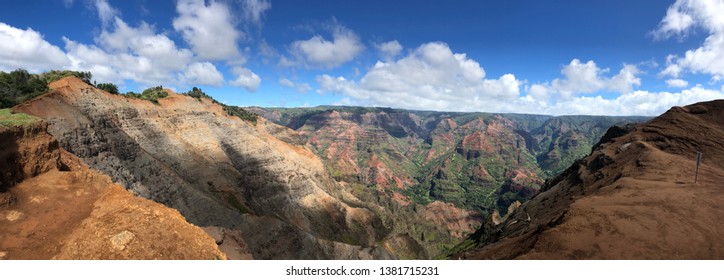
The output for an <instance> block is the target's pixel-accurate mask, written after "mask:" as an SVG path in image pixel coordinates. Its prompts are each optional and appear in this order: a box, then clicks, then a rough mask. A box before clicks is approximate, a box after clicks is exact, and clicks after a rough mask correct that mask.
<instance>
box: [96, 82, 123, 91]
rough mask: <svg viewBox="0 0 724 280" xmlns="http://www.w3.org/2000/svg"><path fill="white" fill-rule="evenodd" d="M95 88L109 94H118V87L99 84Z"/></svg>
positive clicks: (109, 84)
mask: <svg viewBox="0 0 724 280" xmlns="http://www.w3.org/2000/svg"><path fill="white" fill-rule="evenodd" d="M96 88H98V89H102V90H105V91H107V92H109V93H111V94H119V92H118V86H116V85H115V84H112V83H100V84H97V85H96Z"/></svg>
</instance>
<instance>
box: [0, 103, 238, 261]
mask: <svg viewBox="0 0 724 280" xmlns="http://www.w3.org/2000/svg"><path fill="white" fill-rule="evenodd" d="M8 116H10V117H11V118H12V117H14V116H15V115H8ZM0 121H2V122H3V123H5V125H3V124H2V123H0V146H2V147H3V148H2V150H0V259H225V258H226V256H225V254H224V253H222V252H221V251H219V248H218V247H217V245H216V244H215V243H214V239H212V238H211V237H209V236H208V235H207V234H206V233H205V232H204V231H203V230H202V229H201V228H198V227H196V226H194V225H191V224H189V223H188V222H186V219H185V218H184V217H183V216H181V214H180V213H179V212H178V211H176V210H173V209H170V208H167V207H165V206H163V205H161V204H158V203H155V202H152V201H149V200H146V199H143V198H139V197H134V196H133V195H132V194H131V193H129V192H127V191H126V190H124V189H123V188H122V187H121V186H119V185H116V184H114V183H113V182H112V181H111V178H109V177H108V176H106V175H103V174H100V173H98V172H96V171H93V170H90V169H89V168H88V167H87V166H86V165H85V164H84V163H83V162H82V161H80V160H79V159H78V158H77V157H75V156H73V155H71V154H69V153H68V152H66V151H65V150H63V149H62V148H60V147H59V145H58V142H57V141H56V140H55V139H54V138H53V137H52V136H51V135H50V134H48V133H47V132H46V128H47V124H46V123H44V122H42V121H40V120H36V121H34V122H33V123H27V124H22V125H14V124H9V125H8V124H7V123H8V122H9V121H8V120H7V119H0ZM10 123H11V122H10Z"/></svg>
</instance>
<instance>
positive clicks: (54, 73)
mask: <svg viewBox="0 0 724 280" xmlns="http://www.w3.org/2000/svg"><path fill="white" fill-rule="evenodd" d="M38 76H39V78H40V79H42V80H43V81H45V82H46V83H48V84H49V83H52V82H55V81H57V80H60V79H61V78H65V77H68V76H75V77H77V78H78V79H81V80H82V81H83V82H85V83H86V84H89V85H92V84H91V79H92V78H93V74H91V72H80V71H71V70H51V71H48V72H45V73H43V74H40V75H38Z"/></svg>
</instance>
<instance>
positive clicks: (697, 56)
mask: <svg viewBox="0 0 724 280" xmlns="http://www.w3.org/2000/svg"><path fill="white" fill-rule="evenodd" d="M722 15H724V1H721V0H677V1H676V2H675V3H674V4H672V5H671V6H670V7H669V9H668V11H667V12H666V16H665V17H664V18H663V19H662V20H661V23H660V24H659V27H658V29H656V30H655V31H654V34H655V35H657V36H658V37H662V38H668V37H671V36H679V37H680V38H681V37H685V36H686V35H688V34H689V33H690V32H692V31H693V30H694V29H695V28H701V29H703V30H705V31H706V32H707V33H708V34H709V35H708V37H707V38H706V40H704V43H703V44H702V45H701V46H699V47H698V48H696V49H691V50H688V51H686V53H684V55H683V56H680V55H672V56H670V57H669V58H668V59H667V67H666V68H665V69H664V70H663V71H662V72H661V74H662V75H667V76H671V77H674V78H678V77H679V76H680V74H681V73H682V72H683V71H690V72H692V73H703V74H709V75H711V76H712V79H713V80H720V79H722V78H724V16H722Z"/></svg>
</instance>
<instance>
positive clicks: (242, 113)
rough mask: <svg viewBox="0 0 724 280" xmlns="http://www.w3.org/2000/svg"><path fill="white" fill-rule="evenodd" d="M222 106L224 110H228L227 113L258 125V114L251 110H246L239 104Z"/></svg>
mask: <svg viewBox="0 0 724 280" xmlns="http://www.w3.org/2000/svg"><path fill="white" fill-rule="evenodd" d="M221 106H222V107H224V112H226V113H227V114H229V115H231V116H235V117H238V118H240V119H242V120H245V121H248V122H250V123H252V124H254V125H256V121H257V118H258V116H257V115H256V114H254V113H252V112H249V111H247V110H244V109H243V108H241V107H238V106H232V105H226V104H221Z"/></svg>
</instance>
